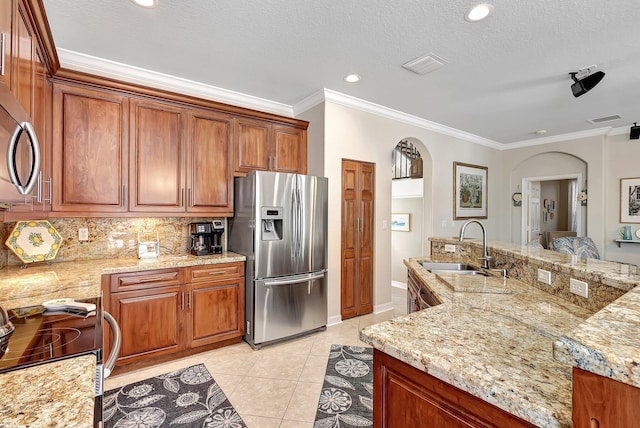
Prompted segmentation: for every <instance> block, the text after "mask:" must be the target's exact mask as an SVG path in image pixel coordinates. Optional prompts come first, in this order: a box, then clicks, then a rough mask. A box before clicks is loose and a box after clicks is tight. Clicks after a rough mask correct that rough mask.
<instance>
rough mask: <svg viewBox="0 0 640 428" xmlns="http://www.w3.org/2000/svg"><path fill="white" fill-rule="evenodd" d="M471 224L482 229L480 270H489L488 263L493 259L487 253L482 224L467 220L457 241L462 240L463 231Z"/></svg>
mask: <svg viewBox="0 0 640 428" xmlns="http://www.w3.org/2000/svg"><path fill="white" fill-rule="evenodd" d="M471 223H477V224H478V226H480V229H482V268H483V269H489V261H490V260H491V259H493V257H491V256H490V255H489V253H487V231H486V230H485V229H484V226H483V225H482V223H480V222H479V221H478V220H476V219H474V218H472V219H471V220H467V221H466V222H465V223H464V224H463V225H462V227H461V228H460V239H459V240H460V242H462V241H463V240H464V231H465V229H466V228H467V226H468V225H469V224H471Z"/></svg>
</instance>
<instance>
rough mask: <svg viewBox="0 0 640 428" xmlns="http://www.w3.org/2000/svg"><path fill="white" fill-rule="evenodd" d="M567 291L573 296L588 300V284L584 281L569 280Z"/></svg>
mask: <svg viewBox="0 0 640 428" xmlns="http://www.w3.org/2000/svg"><path fill="white" fill-rule="evenodd" d="M569 291H571V292H572V293H573V294H577V295H578V296H582V297H584V298H585V299H588V298H589V284H587V283H586V282H584V281H578V280H577V279H573V278H571V279H570V280H569Z"/></svg>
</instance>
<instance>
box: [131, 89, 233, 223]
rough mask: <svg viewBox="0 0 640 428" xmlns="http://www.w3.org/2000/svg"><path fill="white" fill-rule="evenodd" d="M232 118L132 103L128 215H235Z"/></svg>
mask: <svg viewBox="0 0 640 428" xmlns="http://www.w3.org/2000/svg"><path fill="white" fill-rule="evenodd" d="M232 135H233V117H232V116H230V115H225V114H217V113H215V112H208V111H204V110H197V109H185V108H181V107H178V106H176V105H175V104H171V103H162V102H152V101H147V100H143V99H136V98H133V99H132V100H131V130H130V138H131V151H130V159H131V163H130V176H129V181H130V183H131V192H130V196H129V200H130V203H129V211H132V212H136V211H142V212H163V213H184V212H188V213H206V214H209V215H229V216H231V215H233V187H232V185H233V181H232V180H233V177H232V175H231V166H230V154H231V153H230V152H231V142H232V139H231V138H232Z"/></svg>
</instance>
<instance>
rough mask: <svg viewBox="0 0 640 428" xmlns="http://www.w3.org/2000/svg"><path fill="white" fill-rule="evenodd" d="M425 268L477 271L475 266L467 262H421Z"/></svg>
mask: <svg viewBox="0 0 640 428" xmlns="http://www.w3.org/2000/svg"><path fill="white" fill-rule="evenodd" d="M420 264H421V265H422V267H423V268H425V269H426V270H428V271H431V270H458V271H475V270H476V269H475V268H474V267H473V266H469V265H468V264H466V263H448V262H420Z"/></svg>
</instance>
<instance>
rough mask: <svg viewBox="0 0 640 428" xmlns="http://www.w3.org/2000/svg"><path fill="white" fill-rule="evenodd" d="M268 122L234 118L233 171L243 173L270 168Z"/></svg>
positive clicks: (269, 127)
mask: <svg viewBox="0 0 640 428" xmlns="http://www.w3.org/2000/svg"><path fill="white" fill-rule="evenodd" d="M270 132H271V125H270V124H269V123H268V122H261V121H258V120H251V119H244V118H239V119H237V120H236V135H235V144H234V171H235V172H236V173H240V174H239V175H245V174H246V173H247V172H249V171H253V170H258V171H268V170H270V169H271V168H270V166H271V165H270V160H271V158H270V149H269V134H270Z"/></svg>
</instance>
